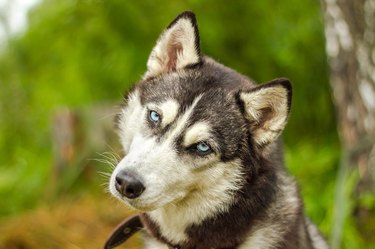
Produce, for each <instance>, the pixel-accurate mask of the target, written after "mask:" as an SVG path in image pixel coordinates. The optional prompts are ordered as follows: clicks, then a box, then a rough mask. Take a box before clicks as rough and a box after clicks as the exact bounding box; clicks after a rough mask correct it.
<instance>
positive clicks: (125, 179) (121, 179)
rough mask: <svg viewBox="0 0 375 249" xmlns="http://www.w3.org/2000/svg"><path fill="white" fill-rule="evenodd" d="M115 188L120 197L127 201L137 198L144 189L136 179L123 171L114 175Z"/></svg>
mask: <svg viewBox="0 0 375 249" xmlns="http://www.w3.org/2000/svg"><path fill="white" fill-rule="evenodd" d="M115 187H116V190H117V191H118V192H119V193H120V194H121V195H122V196H125V197H126V198H129V199H135V198H137V197H139V196H140V195H141V194H142V193H143V191H145V189H146V187H145V186H144V185H143V183H142V182H141V181H140V180H139V179H138V177H136V176H135V175H134V174H132V173H130V172H126V171H123V170H122V171H120V172H119V173H118V174H117V175H116V181H115Z"/></svg>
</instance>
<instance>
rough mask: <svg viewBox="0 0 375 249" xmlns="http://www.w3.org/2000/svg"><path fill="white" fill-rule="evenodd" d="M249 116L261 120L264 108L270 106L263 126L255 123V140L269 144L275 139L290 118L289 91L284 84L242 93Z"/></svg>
mask: <svg viewBox="0 0 375 249" xmlns="http://www.w3.org/2000/svg"><path fill="white" fill-rule="evenodd" d="M241 99H242V101H243V102H244V104H245V109H246V112H247V114H248V116H249V118H250V119H251V120H252V121H254V122H256V123H257V122H259V121H261V120H262V119H263V118H264V117H263V116H262V114H263V113H262V110H263V109H265V108H270V110H271V111H272V113H271V115H270V117H267V118H268V119H267V120H262V121H263V123H262V126H260V127H258V126H257V125H255V126H254V127H256V128H254V129H253V137H254V140H255V141H256V142H257V143H258V144H268V143H270V142H272V141H274V140H275V139H276V138H277V137H278V135H279V134H280V132H281V130H282V129H283V128H284V126H285V124H286V121H287V118H288V92H287V90H286V89H285V88H284V87H282V86H272V87H264V88H260V89H258V90H256V91H252V92H244V93H241Z"/></svg>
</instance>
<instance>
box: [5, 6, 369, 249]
mask: <svg viewBox="0 0 375 249" xmlns="http://www.w3.org/2000/svg"><path fill="white" fill-rule="evenodd" d="M186 9H190V10H193V11H194V12H195V13H196V15H197V19H198V25H199V29H200V34H201V48H202V51H203V52H204V53H205V54H208V55H210V56H212V57H213V58H215V59H218V61H220V62H222V63H224V64H226V65H228V66H230V67H232V68H234V69H236V70H238V71H239V72H241V73H244V74H246V75H249V76H250V77H252V78H253V79H255V80H256V81H257V82H265V81H268V80H271V79H274V78H277V77H287V78H289V79H291V81H292V82H293V88H294V96H293V106H292V114H291V117H290V120H289V124H288V126H287V129H286V132H285V134H284V142H285V154H286V156H285V159H286V163H287V167H288V169H289V171H290V172H291V173H292V174H293V175H294V176H295V178H296V181H297V182H298V184H299V185H300V186H301V195H302V196H303V199H304V201H305V210H306V213H307V215H308V216H309V217H311V219H312V220H313V221H314V222H315V223H316V224H318V226H319V228H320V230H321V231H322V233H323V234H324V235H325V236H326V237H327V239H328V240H330V239H331V233H332V226H333V223H334V215H333V214H334V208H335V206H334V192H335V184H336V178H337V171H338V165H339V160H340V145H339V141H338V136H337V130H336V121H335V120H336V117H335V112H334V107H333V104H332V102H331V92H330V87H329V82H328V78H329V77H328V66H327V59H326V54H325V45H324V44H325V41H324V31H323V17H322V13H321V6H320V3H319V1H316V0H302V1H301V0H288V1H277V0H266V1H248V0H243V1H225V0H220V1H218V0H207V1H206V0H189V1H176V0H164V1H154V0H142V1H118V0H106V1H104V0H103V1H100V0H59V1H57V0H44V1H38V0H28V1H26V0H17V1H15V0H1V1H0V18H1V19H0V42H1V44H2V45H1V51H0V248H7V249H9V248H11V249H12V248H22V249H31V248H102V245H103V243H104V241H105V239H106V237H107V235H108V234H109V233H110V231H111V229H112V228H114V227H115V225H116V224H117V223H118V222H120V221H121V220H122V219H124V218H125V217H126V216H127V215H128V214H129V210H127V209H126V208H125V207H123V206H122V205H120V204H118V203H117V201H115V200H114V199H112V198H111V197H110V195H109V194H108V193H106V185H105V184H106V182H107V177H106V175H107V173H108V172H110V171H111V165H115V164H116V160H118V158H119V157H121V153H122V152H121V148H120V147H119V145H118V143H117V142H116V136H115V134H114V132H113V129H112V120H113V116H114V114H115V112H116V106H117V105H118V104H120V103H121V99H122V95H123V93H125V92H126V90H127V89H129V87H130V86H132V84H134V83H135V82H136V81H137V80H139V79H140V77H141V75H142V74H143V73H144V71H145V69H146V61H147V58H148V55H149V53H150V51H151V49H152V47H153V45H154V43H155V41H156V39H157V37H158V35H159V33H160V32H161V31H162V30H163V29H164V28H165V27H166V25H168V23H169V22H170V21H171V20H173V19H174V17H175V16H177V15H178V14H179V13H180V12H182V11H183V10H186ZM27 10H29V12H28V13H27V14H26V11H27ZM353 178H355V176H354V177H353ZM353 183H354V179H353V180H352V181H351V180H349V181H348V182H347V188H348V190H350V189H351V188H352V185H351V184H353ZM347 192H348V194H347V195H346V202H347V203H349V205H348V206H349V207H350V203H351V200H350V193H349V191H347ZM344 211H345V212H346V213H347V215H346V218H345V223H344V224H345V225H344V228H343V229H344V230H343V240H342V248H348V249H356V248H375V247H374V245H371V242H366V241H365V240H364V238H362V236H361V233H360V231H359V230H358V229H357V228H356V226H355V220H354V219H352V218H351V215H350V214H351V213H350V210H344ZM138 244H139V242H138V240H137V239H135V240H133V241H131V242H130V243H128V244H127V245H126V246H124V248H139V246H138Z"/></svg>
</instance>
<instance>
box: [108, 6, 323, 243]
mask: <svg viewBox="0 0 375 249" xmlns="http://www.w3.org/2000/svg"><path fill="white" fill-rule="evenodd" d="M291 98H292V87H291V84H290V82H289V80H287V79H276V80H272V81H270V82H268V83H265V84H261V85H256V84H255V83H254V82H253V81H252V80H251V79H249V78H247V77H246V76H243V75H241V74H239V73H237V72H235V71H234V70H232V69H230V68H227V67H225V66H223V65H221V64H219V63H218V62H216V61H214V60H213V59H211V58H209V57H207V56H204V55H203V54H201V51H200V46H199V33H198V27H197V23H196V19H195V15H194V14H193V13H192V12H190V11H186V12H183V13H182V14H180V15H179V16H177V18H176V19H175V20H174V21H173V22H172V23H171V24H170V25H169V26H168V27H167V28H166V29H165V30H164V32H163V33H162V34H161V36H160V38H159V39H158V41H157V43H156V45H155V47H154V49H153V50H152V53H151V55H150V57H149V59H148V62H147V72H146V73H145V75H144V77H143V79H142V80H141V81H139V82H138V84H136V86H135V87H134V88H133V89H132V90H131V91H130V92H129V93H128V95H127V96H126V98H125V104H124V106H123V107H122V110H121V112H120V113H119V114H118V116H117V127H118V132H119V136H120V140H121V143H122V146H123V148H124V151H125V153H126V156H125V157H124V158H123V159H122V160H121V161H120V162H119V164H118V166H117V167H116V168H115V169H114V171H113V173H112V176H111V179H110V184H109V188H110V192H111V193H112V194H113V195H114V196H115V197H117V198H118V199H120V200H121V201H123V202H124V203H126V204H127V205H129V206H130V207H132V208H134V209H136V210H139V211H140V213H141V214H140V220H141V222H142V224H143V226H144V227H145V230H146V234H147V241H146V242H145V245H146V248H152V249H158V248H181V249H211V248H215V249H224V248H226V249H229V248H238V249H265V248H288V249H297V248H298V249H312V248H319V249H324V248H328V247H327V244H326V242H324V240H323V238H322V237H321V236H320V234H319V232H318V230H317V228H316V227H315V226H314V225H313V224H312V223H311V222H310V221H309V220H308V219H307V218H305V216H304V212H303V204H302V202H301V199H300V197H299V193H298V190H297V187H296V184H295V183H294V181H293V180H292V179H291V178H290V177H289V176H288V175H287V173H286V170H285V168H284V166H283V158H282V155H281V154H282V153H281V149H280V144H279V142H278V137H279V135H280V133H281V132H282V130H283V129H284V126H285V124H286V122H287V119H288V115H289V111H290V106H291Z"/></svg>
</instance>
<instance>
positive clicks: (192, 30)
mask: <svg viewBox="0 0 375 249" xmlns="http://www.w3.org/2000/svg"><path fill="white" fill-rule="evenodd" d="M200 61H201V57H200V48H199V33H198V26H197V21H196V19H195V15H194V13H193V12H191V11H185V12H183V13H181V14H180V15H179V16H177V17H176V19H174V20H173V22H171V24H169V25H168V27H167V28H166V29H165V30H164V31H163V33H162V34H161V35H160V37H159V39H158V41H157V42H156V45H155V47H154V48H153V50H152V52H151V55H150V57H149V59H148V61H147V72H146V74H145V76H144V78H149V77H154V76H157V75H159V74H161V73H166V72H172V71H176V70H178V69H182V68H185V67H188V66H192V65H195V64H197V63H200Z"/></svg>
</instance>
